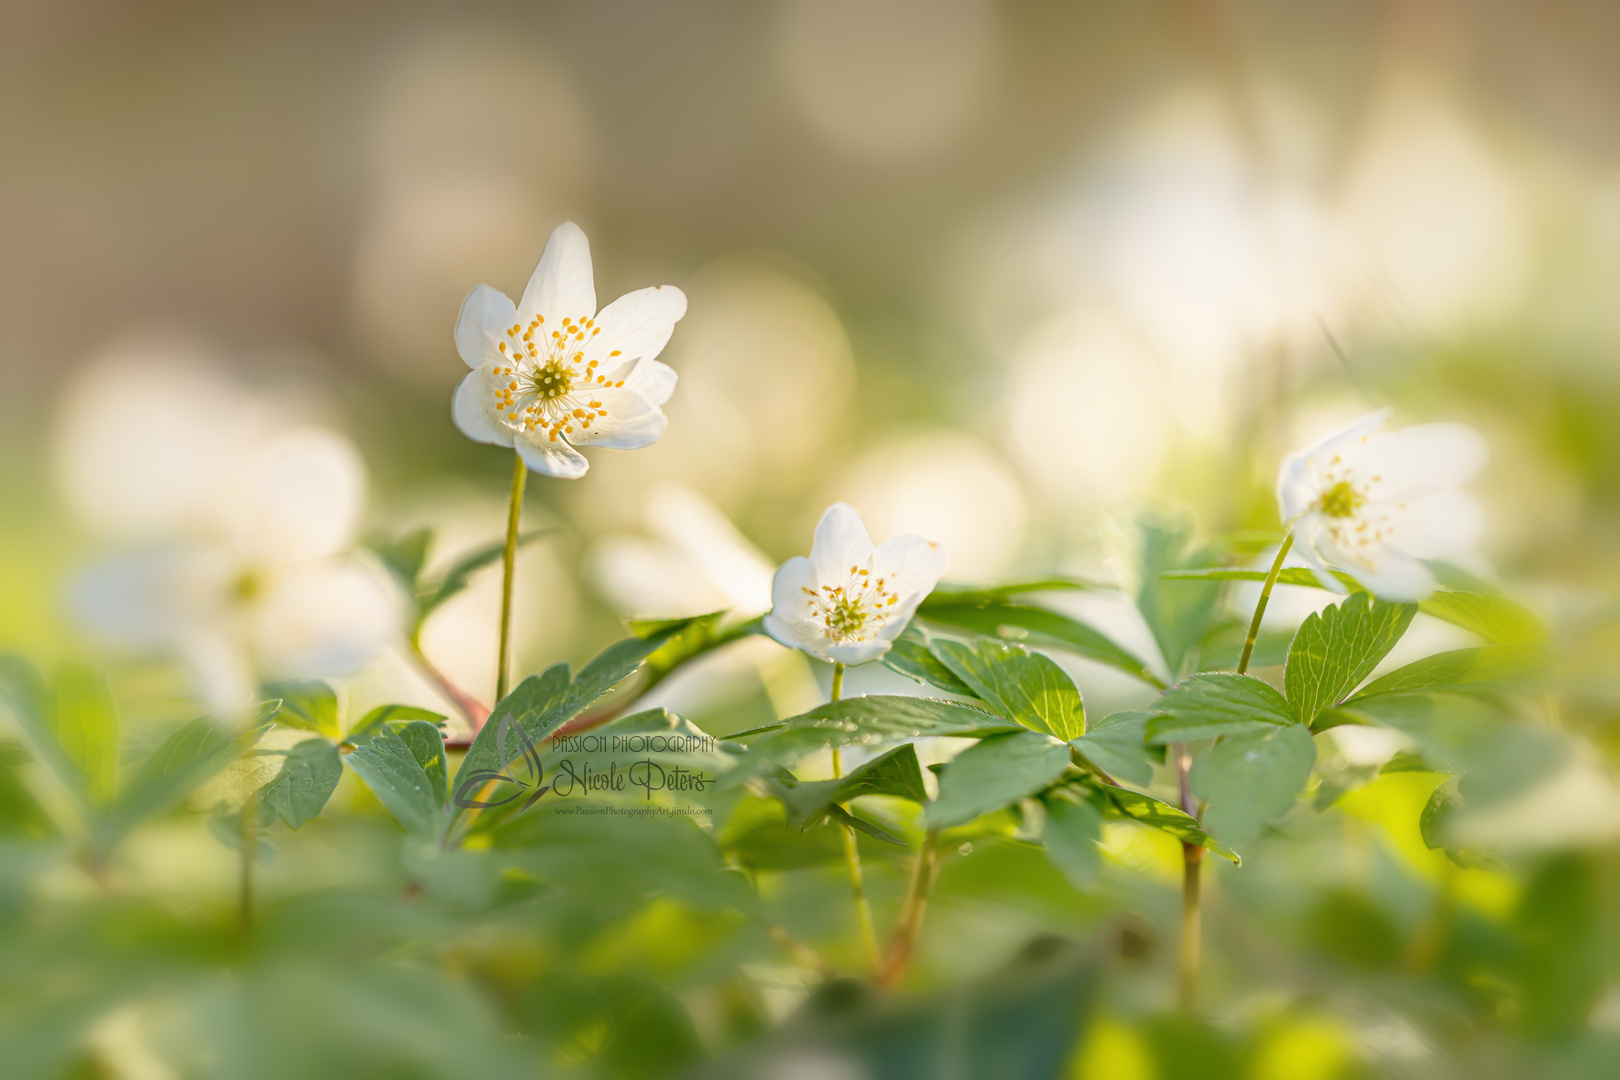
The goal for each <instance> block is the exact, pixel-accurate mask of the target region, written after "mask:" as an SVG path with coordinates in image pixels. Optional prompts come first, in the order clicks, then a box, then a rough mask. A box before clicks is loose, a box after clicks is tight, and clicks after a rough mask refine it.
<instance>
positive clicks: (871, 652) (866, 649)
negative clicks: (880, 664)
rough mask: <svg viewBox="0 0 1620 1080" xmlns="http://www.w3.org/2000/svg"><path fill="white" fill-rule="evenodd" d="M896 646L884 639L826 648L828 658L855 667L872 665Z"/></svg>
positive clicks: (879, 638)
mask: <svg viewBox="0 0 1620 1080" xmlns="http://www.w3.org/2000/svg"><path fill="white" fill-rule="evenodd" d="M893 645H894V642H892V641H889V640H887V639H885V638H882V637H877V638H873V639H872V640H871V641H863V642H860V643H859V644H852V645H829V646H827V648H826V654H827V658H828V659H829V660H833V661H835V662H837V663H840V664H847V665H848V666H850V667H854V666H855V665H856V664H865V663H870V662H871V661H873V660H876V659H878V657H880V656H882V655H883V654H884V653H886V652H888V651H889V649H890V648H891V647H892V646H893Z"/></svg>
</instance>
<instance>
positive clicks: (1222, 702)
mask: <svg viewBox="0 0 1620 1080" xmlns="http://www.w3.org/2000/svg"><path fill="white" fill-rule="evenodd" d="M1150 711H1151V712H1153V713H1154V716H1153V719H1151V720H1149V721H1148V723H1147V741H1148V743H1149V744H1152V745H1164V744H1167V743H1173V742H1189V741H1191V740H1193V739H1209V738H1219V737H1220V736H1223V735H1243V734H1248V733H1251V732H1259V731H1267V730H1270V729H1271V728H1272V727H1275V726H1277V725H1282V724H1292V723H1294V722H1295V721H1294V711H1293V709H1292V708H1291V707H1290V706H1289V704H1288V699H1286V698H1284V697H1283V696H1282V695H1281V694H1279V693H1278V692H1277V691H1276V690H1274V689H1273V688H1272V687H1271V686H1270V684H1268V683H1264V682H1261V681H1260V680H1259V679H1257V678H1255V677H1254V676H1253V675H1239V674H1237V673H1236V672H1235V671H1206V672H1204V673H1203V674H1202V675H1194V676H1193V677H1191V678H1189V679H1183V680H1181V682H1179V683H1177V684H1176V685H1174V686H1172V687H1171V688H1170V689H1169V690H1166V691H1165V692H1164V693H1163V694H1161V695H1160V696H1159V700H1158V701H1155V702H1154V703H1153V708H1152V709H1151V710H1150Z"/></svg>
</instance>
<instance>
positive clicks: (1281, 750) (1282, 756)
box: [1188, 724, 1316, 844]
mask: <svg viewBox="0 0 1620 1080" xmlns="http://www.w3.org/2000/svg"><path fill="white" fill-rule="evenodd" d="M1314 764H1316V743H1315V742H1314V741H1313V740H1312V738H1311V733H1310V731H1309V729H1307V728H1306V727H1305V726H1304V725H1303V724H1290V725H1288V726H1287V727H1276V728H1272V729H1271V730H1270V731H1262V732H1257V733H1254V734H1250V735H1237V736H1233V737H1232V738H1229V739H1222V740H1221V741H1220V742H1217V743H1216V744H1215V745H1214V746H1213V747H1211V748H1210V751H1209V753H1208V754H1206V755H1204V756H1203V757H1201V758H1199V759H1198V761H1197V762H1196V763H1195V764H1194V765H1193V768H1192V772H1191V774H1190V775H1189V776H1188V781H1189V783H1190V784H1191V785H1192V789H1193V792H1194V794H1196V795H1198V797H1199V798H1201V799H1206V800H1208V802H1209V806H1208V808H1207V809H1206V810H1205V812H1204V813H1203V814H1202V815H1201V817H1202V818H1203V824H1204V825H1206V826H1208V827H1209V828H1210V829H1212V830H1214V831H1215V832H1216V833H1219V834H1220V835H1221V836H1223V837H1225V838H1227V839H1228V840H1230V841H1232V842H1233V843H1237V844H1241V843H1244V842H1246V841H1248V840H1249V839H1251V838H1253V837H1254V835H1255V834H1256V833H1257V832H1258V831H1259V830H1260V828H1261V827H1262V826H1264V825H1267V824H1269V823H1271V822H1272V821H1275V820H1276V819H1278V818H1280V817H1282V816H1283V815H1284V814H1286V813H1287V812H1288V811H1289V810H1291V809H1292V808H1293V806H1294V803H1295V801H1296V800H1297V799H1298V798H1299V794H1300V792H1301V791H1303V790H1304V789H1305V784H1306V782H1307V781H1308V780H1309V779H1310V777H1311V766H1313V765H1314Z"/></svg>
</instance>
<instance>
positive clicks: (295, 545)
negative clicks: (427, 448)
mask: <svg viewBox="0 0 1620 1080" xmlns="http://www.w3.org/2000/svg"><path fill="white" fill-rule="evenodd" d="M365 498H366V466H365V462H364V461H362V460H361V458H360V451H359V450H358V449H356V447H355V445H354V443H352V442H350V441H349V439H348V438H346V437H345V436H343V435H340V434H338V433H337V432H335V431H329V430H326V429H324V428H299V429H294V430H292V431H288V432H284V433H282V434H280V435H277V436H276V437H275V438H273V439H270V440H269V441H268V442H266V443H265V444H264V445H263V446H261V447H260V448H259V450H258V452H257V453H255V454H254V455H253V457H252V458H251V459H250V460H249V461H248V462H247V465H246V468H245V469H244V470H243V474H242V476H241V478H240V479H239V480H238V482H237V483H236V484H235V485H234V486H233V487H232V488H231V489H230V490H229V491H228V493H227V494H226V495H225V496H224V497H223V498H222V500H221V502H220V509H221V511H222V513H223V515H224V520H225V521H226V522H227V523H228V527H229V530H230V533H231V535H232V537H233V538H234V540H235V542H236V546H237V547H238V548H239V549H240V550H243V551H248V552H254V553H257V554H259V555H261V556H262V557H264V558H265V559H267V560H270V561H273V562H287V561H291V560H296V559H301V558H310V557H314V556H320V555H330V554H333V553H335V552H337V551H340V550H342V549H343V548H345V547H348V546H349V544H350V543H351V542H353V540H354V537H355V535H356V534H357V533H358V532H359V527H360V514H361V512H362V510H363V509H364V507H365Z"/></svg>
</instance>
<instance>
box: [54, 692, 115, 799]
mask: <svg viewBox="0 0 1620 1080" xmlns="http://www.w3.org/2000/svg"><path fill="white" fill-rule="evenodd" d="M51 690H52V695H51V696H52V698H53V702H52V704H53V708H52V710H51V721H52V722H51V732H52V734H54V735H55V736H56V740H57V742H58V744H59V745H60V746H61V748H62V751H63V753H64V754H65V755H66V756H67V759H68V760H69V761H70V762H72V765H73V768H72V776H73V778H74V780H75V781H76V782H75V784H74V786H75V787H76V788H77V789H78V790H79V791H80V793H81V794H82V796H83V797H84V798H85V800H86V801H87V802H88V803H89V805H91V806H104V805H106V803H107V802H108V801H109V800H110V799H111V798H112V795H113V790H114V788H115V787H116V786H117V782H118V745H119V735H118V709H117V707H116V706H115V705H114V704H113V699H112V691H111V690H109V689H108V688H107V680H105V679H103V678H102V677H101V675H100V674H99V673H98V672H96V671H95V670H94V669H93V668H91V667H89V666H87V665H85V664H64V665H62V667H61V668H59V669H58V670H57V672H56V678H55V680H54V681H53V684H52V687H51Z"/></svg>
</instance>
